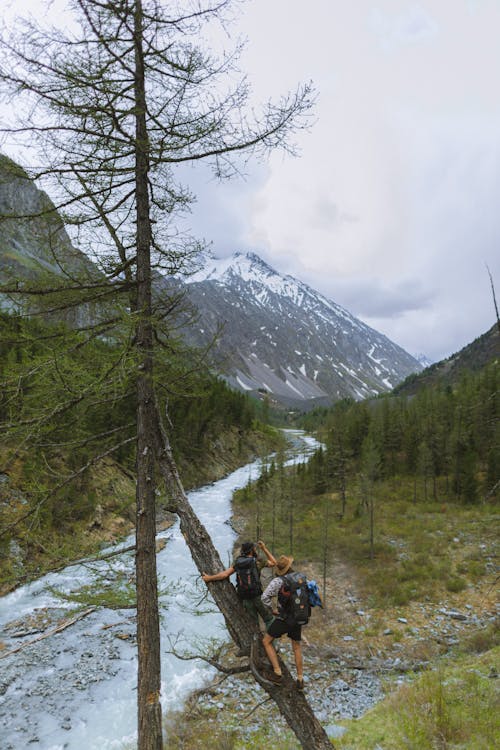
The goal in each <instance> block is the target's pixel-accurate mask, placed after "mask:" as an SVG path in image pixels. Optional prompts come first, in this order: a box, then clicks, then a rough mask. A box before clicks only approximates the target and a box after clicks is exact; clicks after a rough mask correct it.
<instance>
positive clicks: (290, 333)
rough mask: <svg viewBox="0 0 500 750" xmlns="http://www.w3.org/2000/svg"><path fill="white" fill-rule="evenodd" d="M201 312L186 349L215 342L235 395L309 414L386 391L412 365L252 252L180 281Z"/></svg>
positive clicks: (213, 262) (216, 261)
mask: <svg viewBox="0 0 500 750" xmlns="http://www.w3.org/2000/svg"><path fill="white" fill-rule="evenodd" d="M178 283H179V284H180V285H181V286H182V288H183V289H184V291H185V293H186V295H187V297H188V299H189V301H190V303H191V304H192V306H193V307H194V308H195V309H197V310H198V312H199V320H200V324H199V325H197V326H191V327H190V328H189V329H188V328H187V327H186V330H185V332H184V333H185V336H186V337H187V338H188V340H189V343H191V344H193V345H196V346H206V345H207V343H208V342H209V341H210V339H212V338H216V337H217V326H218V325H219V324H220V323H222V324H223V329H222V332H220V335H219V338H217V340H216V343H215V345H214V352H213V354H212V361H213V362H214V363H217V365H218V366H219V367H220V368H221V369H222V372H223V374H224V376H225V378H226V379H227V381H228V382H229V383H230V384H231V385H232V386H233V387H235V388H238V389H239V390H245V391H253V392H255V393H256V394H260V395H261V396H262V395H263V394H264V393H265V394H267V396H268V397H269V398H270V399H271V400H272V401H275V402H276V403H279V404H281V405H284V406H289V407H293V408H311V407H312V406H314V405H316V404H318V403H321V404H325V405H326V404H328V403H332V402H333V401H335V400H338V399H342V398H346V397H349V398H354V399H356V400H359V399H362V398H366V397H370V396H376V395H378V394H379V393H384V392H386V391H388V390H391V389H392V388H393V387H394V386H395V385H396V384H397V383H398V382H400V381H401V380H403V379H404V378H405V377H407V376H408V375H409V374H410V373H413V372H416V371H419V370H421V369H422V367H421V365H420V364H419V363H418V362H417V360H416V359H415V358H414V357H412V356H411V355H410V354H409V353H408V352H405V351H404V350H403V349H402V348H401V347H399V346H398V345H397V344H395V343H394V342H392V341H390V339H388V338H387V337H386V336H384V335H383V334H381V333H379V332H378V331H376V330H375V329H373V328H370V326H368V325H366V324H365V323H363V322H362V321H360V320H359V319H357V318H355V317H354V316H353V315H352V314H351V313H349V312H348V311H347V310H346V309H344V308H343V307H341V306H340V305H338V304H337V303H335V302H334V301H333V300H330V299H328V298H327V297H325V296H324V295H322V294H320V293H319V292H317V291H315V290H314V289H312V288H311V287H310V286H308V285H307V284H305V283H304V282H302V281H300V280H298V279H296V278H294V277H293V276H290V275H286V276H285V275H281V274H279V273H278V272H277V271H276V270H275V269H274V268H272V267H271V266H270V265H269V264H268V263H266V262H265V261H264V260H262V258H261V257H260V256H259V255H257V253H255V252H239V251H237V252H235V253H234V254H233V255H232V256H231V257H228V258H227V257H226V258H213V257H211V258H209V259H206V261H205V263H204V264H203V266H202V267H199V268H198V269H197V270H196V271H195V272H194V273H193V275H192V276H191V277H188V278H186V279H184V280H183V281H178Z"/></svg>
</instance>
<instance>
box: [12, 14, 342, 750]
mask: <svg viewBox="0 0 500 750" xmlns="http://www.w3.org/2000/svg"><path fill="white" fill-rule="evenodd" d="M69 5H70V7H71V9H72V12H73V15H72V17H71V22H70V23H69V24H68V26H67V27H65V28H43V27H41V26H40V25H38V24H35V23H33V22H32V21H26V20H25V21H21V22H20V24H19V25H18V26H17V27H15V28H14V30H13V31H11V29H3V32H2V38H1V40H0V86H1V90H2V93H3V94H4V96H7V97H10V98H11V100H12V101H15V103H16V110H17V112H18V113H19V115H20V116H19V118H18V122H17V123H14V121H11V122H9V123H8V124H7V126H4V127H3V133H4V143H6V144H7V146H11V147H14V146H15V147H16V150H17V153H19V148H20V147H22V149H23V150H22V153H23V162H24V167H25V168H26V172H27V175H28V176H29V178H30V179H35V180H37V181H38V184H40V185H41V186H42V187H43V188H44V189H46V190H47V192H48V193H49V194H50V195H51V198H52V199H53V201H54V203H53V204H50V205H49V206H48V207H47V208H45V209H44V210H43V212H44V213H47V214H49V215H50V216H52V217H53V216H55V215H57V216H61V217H62V219H63V221H64V224H65V225H66V226H68V227H70V228H71V232H72V240H73V244H74V245H76V247H77V248H78V252H79V251H80V250H84V251H85V253H86V256H87V257H89V258H91V259H92V261H93V262H94V265H93V266H92V270H90V271H89V266H88V264H87V263H83V265H82V267H81V268H76V267H75V265H74V262H71V259H68V257H67V256H66V257H64V258H58V257H57V245H56V244H54V251H53V254H54V261H55V262H56V264H57V266H58V273H57V274H56V275H55V276H54V275H52V276H51V278H50V284H49V286H47V280H45V281H43V282H41V281H40V279H35V280H31V281H30V280H26V279H25V280H24V281H22V282H19V280H15V279H14V280H11V281H10V282H9V281H8V282H7V283H4V284H3V286H2V288H1V289H0V292H3V293H4V294H9V295H11V297H12V298H14V299H17V300H18V301H17V303H16V304H17V305H18V307H17V309H20V307H21V305H26V300H30V302H29V311H30V313H31V314H35V313H36V312H44V314H47V311H49V312H50V314H54V313H57V312H62V311H65V310H67V309H68V306H69V307H72V308H75V307H85V306H86V310H87V312H88V311H89V310H92V315H90V314H88V315H87V317H86V320H85V325H84V326H81V333H82V335H83V341H81V342H80V345H84V344H85V341H88V340H94V339H95V338H96V337H99V336H102V335H106V336H108V337H112V338H114V339H115V340H116V341H120V342H121V343H122V345H123V350H124V351H126V352H127V366H128V368H129V372H130V373H131V374H132V377H133V381H134V383H135V399H136V473H137V484H136V486H137V491H136V588H137V641H138V747H139V750H146V749H147V750H159V749H160V748H161V746H162V734H161V710H160V702H159V694H160V641H159V617H158V601H157V580H156V556H155V494H156V489H157V480H156V478H155V471H156V469H157V466H159V467H160V472H161V474H162V476H163V477H164V478H165V479H166V482H167V486H168V490H169V493H170V494H171V495H172V497H173V500H172V508H173V509H174V510H175V511H176V512H177V513H178V514H179V516H180V519H181V528H182V529H183V531H184V533H185V536H186V540H187V543H188V545H189V547H190V549H191V552H192V555H193V558H194V560H195V562H196V564H197V565H198V568H199V569H200V571H201V570H202V569H217V567H218V566H220V565H221V562H220V559H219V556H218V554H217V552H216V550H215V549H214V547H213V544H212V542H211V540H210V537H209V536H208V534H207V533H206V530H205V529H204V528H203V527H202V525H201V524H200V522H199V520H198V519H197V518H196V516H195V514H194V513H193V512H192V509H191V508H190V506H189V502H188V500H187V498H186V496H185V493H184V491H183V489H182V484H181V481H180V478H179V476H178V473H177V467H176V465H175V462H174V460H173V457H172V452H171V449H170V443H169V440H168V437H167V434H166V432H165V430H164V428H163V424H162V417H161V414H160V409H159V406H158V403H159V398H158V384H157V383H156V381H155V361H156V358H157V357H158V356H168V349H166V347H165V342H168V335H169V332H168V314H169V312H170V310H171V307H172V304H171V303H170V302H168V303H166V302H165V300H162V299H161V298H159V297H158V295H155V292H154V279H155V278H158V277H159V275H160V274H161V275H171V274H175V273H179V272H182V271H184V270H186V269H187V268H189V267H191V266H192V263H193V259H194V258H196V254H197V252H198V250H199V245H198V244H197V243H196V242H194V241H192V240H191V239H190V238H189V237H186V236H185V235H184V234H183V233H181V232H180V231H179V230H178V229H176V223H175V217H176V216H177V215H178V213H179V212H181V211H183V210H186V209H188V208H189V204H190V202H191V201H192V200H193V196H192V195H191V193H190V191H189V190H188V189H187V188H186V187H185V186H183V184H182V182H181V180H180V179H179V177H178V167H179V165H182V164H193V163H195V162H198V161H208V162H210V164H211V165H212V167H213V169H214V171H215V174H216V175H217V176H218V177H220V178H226V177H230V176H232V175H233V174H234V173H235V172H236V171H237V170H238V169H239V166H240V164H241V162H238V161H236V162H235V161H234V159H235V158H236V160H238V156H239V154H242V155H243V156H244V158H249V157H250V156H263V155H266V154H267V153H269V152H270V151H271V150H272V149H275V148H282V149H284V150H286V151H289V152H292V151H293V143H292V140H291V137H292V136H293V135H294V134H295V133H296V132H297V130H299V129H301V128H304V127H306V126H307V125H308V124H309V119H308V118H309V116H310V110H311V105H312V98H313V92H312V89H311V86H310V85H303V86H300V87H298V88H297V90H295V91H294V92H292V93H291V94H289V95H286V96H285V97H283V98H281V99H279V100H278V101H277V102H269V103H267V104H266V105H264V106H263V108H262V110H261V114H260V115H255V114H254V113H253V110H252V114H251V115H249V114H248V111H249V109H250V107H249V106H248V104H249V97H250V89H249V86H248V83H247V81H246V80H245V78H238V77H237V75H236V68H235V61H236V60H237V56H238V51H239V49H236V51H235V52H233V53H232V54H230V55H225V54H224V55H222V56H221V57H216V56H213V55H211V54H210V53H209V52H206V51H205V50H204V49H202V47H201V46H200V43H199V40H200V38H202V36H203V32H204V30H205V29H206V28H207V24H209V23H210V22H215V23H219V24H223V23H224V21H225V18H226V14H227V13H228V12H229V11H230V10H231V5H232V3H231V2H230V1H229V0H219V2H217V0H211V1H210V0H185V1H183V2H175V1H172V2H169V3H165V2H159V0H144V2H143V1H142V0H72V2H70V3H69ZM39 215H40V211H39V210H38V209H37V211H36V212H35V213H33V212H31V213H30V212H29V211H27V212H26V213H25V214H24V215H23V216H19V215H17V216H15V215H12V214H11V215H7V216H6V217H4V218H6V219H7V220H11V221H12V220H22V219H24V220H28V221H29V220H31V219H35V218H37V217H38V216H39ZM95 269H97V270H95ZM33 300H35V302H33ZM47 300H50V301H49V303H48V305H47V304H46V302H47ZM106 302H108V304H107V305H104V303H106ZM89 315H90V317H89ZM75 325H76V326H77V327H78V323H75ZM165 351H167V355H165ZM124 358H125V357H124V356H123V357H120V358H119V362H116V363H115V364H114V367H113V368H112V369H113V370H116V369H118V368H119V367H120V366H121V365H122V363H123V360H124ZM100 380H101V381H102V380H103V377H102V375H101V377H100ZM89 390H90V389H89ZM72 393H73V395H74V398H75V399H77V400H81V399H82V398H83V395H82V394H81V393H78V392H74V389H72ZM48 418H50V415H49V416H47V414H45V419H48ZM213 594H214V598H215V600H216V603H217V604H218V606H219V608H220V609H221V611H222V612H223V614H224V617H225V619H226V623H227V625H228V628H229V631H230V633H231V635H232V636H233V638H234V639H235V640H236V642H238V643H239V644H240V645H242V646H243V647H246V648H247V650H249V649H250V647H251V645H252V643H254V640H253V638H254V636H255V635H256V633H255V627H254V626H253V624H252V623H251V622H250V621H249V619H248V616H246V614H245V612H244V610H243V609H242V607H241V606H240V605H239V602H238V600H237V598H236V596H235V594H234V590H233V589H232V587H231V586H230V584H229V583H227V585H224V584H223V585H221V586H220V587H217V590H215V589H214V591H213ZM285 675H286V672H285ZM288 677H289V675H288ZM256 678H257V679H259V676H258V675H256ZM290 684H291V680H290ZM263 687H264V688H265V689H266V690H268V692H269V693H270V695H271V696H272V697H273V698H274V700H275V701H276V702H277V704H278V706H279V708H280V711H281V712H282V713H283V715H284V716H285V718H286V719H287V721H288V723H289V724H290V726H291V727H292V729H293V730H294V731H295V733H296V734H297V736H298V738H299V740H300V742H301V743H302V745H303V747H305V748H330V747H331V744H330V742H329V740H328V738H327V736H326V734H325V732H324V730H323V729H322V727H321V725H320V724H319V722H318V721H317V720H316V718H315V717H314V714H313V713H312V711H311V709H310V707H309V705H308V703H307V701H306V699H305V698H304V696H302V695H297V694H292V693H293V691H292V692H291V691H289V690H280V689H277V688H276V687H275V686H272V685H271V686H269V685H265V684H263Z"/></svg>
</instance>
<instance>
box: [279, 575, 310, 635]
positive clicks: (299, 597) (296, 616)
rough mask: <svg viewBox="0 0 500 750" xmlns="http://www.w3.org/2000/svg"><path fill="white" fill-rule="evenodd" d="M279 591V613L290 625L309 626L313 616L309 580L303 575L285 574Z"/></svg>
mask: <svg viewBox="0 0 500 750" xmlns="http://www.w3.org/2000/svg"><path fill="white" fill-rule="evenodd" d="M281 578H282V584H281V588H280V590H279V591H278V611H279V613H280V616H281V617H282V618H283V619H284V620H285V621H286V622H287V623H288V624H290V625H307V623H308V622H309V616H310V614H311V607H310V604H309V589H308V588H307V578H306V576H305V575H304V574H303V573H295V572H294V573H285V575H284V576H282V577H281Z"/></svg>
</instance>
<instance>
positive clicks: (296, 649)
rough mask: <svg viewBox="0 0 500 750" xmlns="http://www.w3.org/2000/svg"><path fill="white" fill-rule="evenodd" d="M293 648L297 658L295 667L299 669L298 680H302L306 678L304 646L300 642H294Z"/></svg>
mask: <svg viewBox="0 0 500 750" xmlns="http://www.w3.org/2000/svg"><path fill="white" fill-rule="evenodd" d="M292 648H293V655H294V657H295V666H296V668H297V679H298V680H302V678H303V676H304V674H303V672H304V667H303V663H302V646H301V645H300V641H292ZM273 650H274V649H273Z"/></svg>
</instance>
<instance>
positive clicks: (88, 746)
mask: <svg viewBox="0 0 500 750" xmlns="http://www.w3.org/2000/svg"><path fill="white" fill-rule="evenodd" d="M287 434H288V435H289V436H290V437H291V438H292V441H293V445H294V449H293V450H292V452H291V455H290V458H289V461H288V463H293V462H297V461H304V460H305V459H306V458H307V456H308V455H309V454H310V453H311V452H312V451H313V450H314V449H315V448H316V447H317V445H318V443H317V442H316V441H315V440H314V438H312V437H310V436H307V435H304V434H303V433H301V432H299V431H292V430H288V431H287ZM261 468H262V462H261V461H260V460H258V461H255V462H253V463H251V464H248V465H246V466H243V467H242V468H240V469H238V470H237V471H235V472H233V473H232V474H230V475H229V476H227V477H225V478H224V479H222V480H220V481H218V482H215V483H213V484H210V485H207V486H206V487H202V488H201V489H198V490H195V491H193V492H190V493H189V500H190V502H191V504H192V506H193V508H194V510H195V512H196V513H197V515H198V517H199V518H200V519H201V521H202V523H203V524H204V525H205V527H206V528H207V530H208V532H209V534H210V535H211V537H212V540H213V542H214V544H215V546H216V548H217V550H218V551H219V554H220V555H221V558H222V560H223V562H224V563H225V562H227V563H228V564H229V562H230V560H231V552H232V549H233V545H234V541H235V537H236V534H235V532H234V531H233V530H232V528H231V526H230V524H229V519H230V517H231V498H232V494H233V492H234V490H236V489H238V488H241V487H243V486H244V485H245V484H246V483H247V482H248V480H249V478H250V477H251V478H252V479H255V478H257V477H258V476H259V473H260V471H261ZM159 536H160V538H161V537H164V538H166V539H167V540H168V541H167V544H166V545H165V547H164V548H163V550H162V551H161V552H159V554H158V556H157V565H158V578H159V588H160V597H159V600H160V615H161V623H160V628H161V644H162V665H161V668H162V690H161V702H162V707H163V709H164V710H166V709H170V708H180V707H181V706H182V704H183V701H184V700H185V698H186V696H187V695H188V694H189V693H190V692H191V691H192V690H193V689H196V688H197V687H201V686H202V685H203V684H205V683H206V682H207V681H208V680H209V679H210V678H211V677H212V676H213V670H212V668H210V667H208V666H207V665H206V664H204V663H203V662H201V661H199V660H193V661H184V660H180V659H178V658H177V657H175V656H174V655H173V654H171V653H168V651H169V649H170V648H171V644H172V643H175V644H176V648H177V649H178V650H182V648H183V647H184V648H186V647H189V645H191V646H192V647H193V649H194V648H195V645H196V643H198V644H199V643H200V641H201V640H203V639H208V638H215V639H220V640H225V639H227V633H226V630H225V626H224V623H223V619H222V616H221V615H220V613H219V612H218V611H215V610H214V607H213V606H210V604H209V603H208V602H207V600H206V598H205V596H204V595H205V593H206V588H205V586H204V585H203V584H202V583H201V581H200V577H199V574H198V571H197V570H196V568H195V566H194V563H193V562H192V560H191V555H190V552H189V549H188V547H187V545H186V543H185V541H184V538H183V536H182V534H181V533H180V530H179V525H178V523H176V524H175V525H174V526H172V527H171V528H169V529H167V530H166V531H165V532H163V533H162V534H160V535H159ZM133 542H134V537H133V536H131V537H129V538H128V539H126V540H124V541H123V542H122V543H121V545H119V546H120V547H123V548H125V547H128V546H130V545H131V544H133ZM114 549H116V547H115V548H114ZM110 550H111V548H110ZM110 550H104V551H103V553H104V552H106V551H110ZM133 572H134V556H133V553H132V552H124V553H123V554H122V555H118V556H114V557H112V558H110V559H109V560H107V561H101V562H99V563H91V564H90V563H87V564H80V565H73V566H68V567H67V568H66V569H65V570H63V571H61V572H58V573H51V574H49V575H47V576H44V577H43V578H41V579H39V580H37V581H35V582H33V583H31V584H29V585H26V586H23V587H20V588H18V589H16V590H15V591H13V592H11V593H10V594H8V595H7V596H5V597H2V598H1V599H0V641H1V642H2V643H3V646H4V648H3V651H2V652H0V748H1V750H24V749H25V748H33V750H63V749H65V750H66V749H67V750H124V749H125V748H130V749H131V748H135V747H136V727H137V707H136V683H137V652H136V643H135V620H134V617H133V613H132V610H130V609H121V610H120V609H114V610H111V609H102V608H99V609H95V610H93V611H91V612H90V613H89V614H87V615H86V616H85V617H82V619H80V620H78V621H77V622H75V623H74V624H72V625H70V626H69V627H67V628H66V629H64V630H62V631H61V632H55V633H53V634H52V635H48V637H45V638H43V639H41V640H38V641H36V638H40V636H41V635H46V634H47V633H49V631H50V630H51V628H54V626H55V624H56V623H57V622H58V621H60V620H61V617H62V616H64V614H66V615H67V616H68V617H69V616H70V612H74V608H75V604H74V603H71V602H69V601H66V600H65V599H64V598H61V595H63V596H64V595H67V594H70V593H71V592H79V591H81V590H82V589H85V587H89V588H90V589H91V590H92V589H93V588H102V585H103V581H106V580H107V579H110V578H111V579H116V577H120V578H121V579H125V580H126V579H127V578H128V579H132V577H133ZM31 641H32V643H30V642H31ZM23 644H25V645H23ZM28 644H29V645H28ZM19 646H23V647H22V648H21V649H20V650H19V651H16V652H14V649H16V648H18V647H19ZM11 651H12V652H13V653H11V654H9V652H11Z"/></svg>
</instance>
